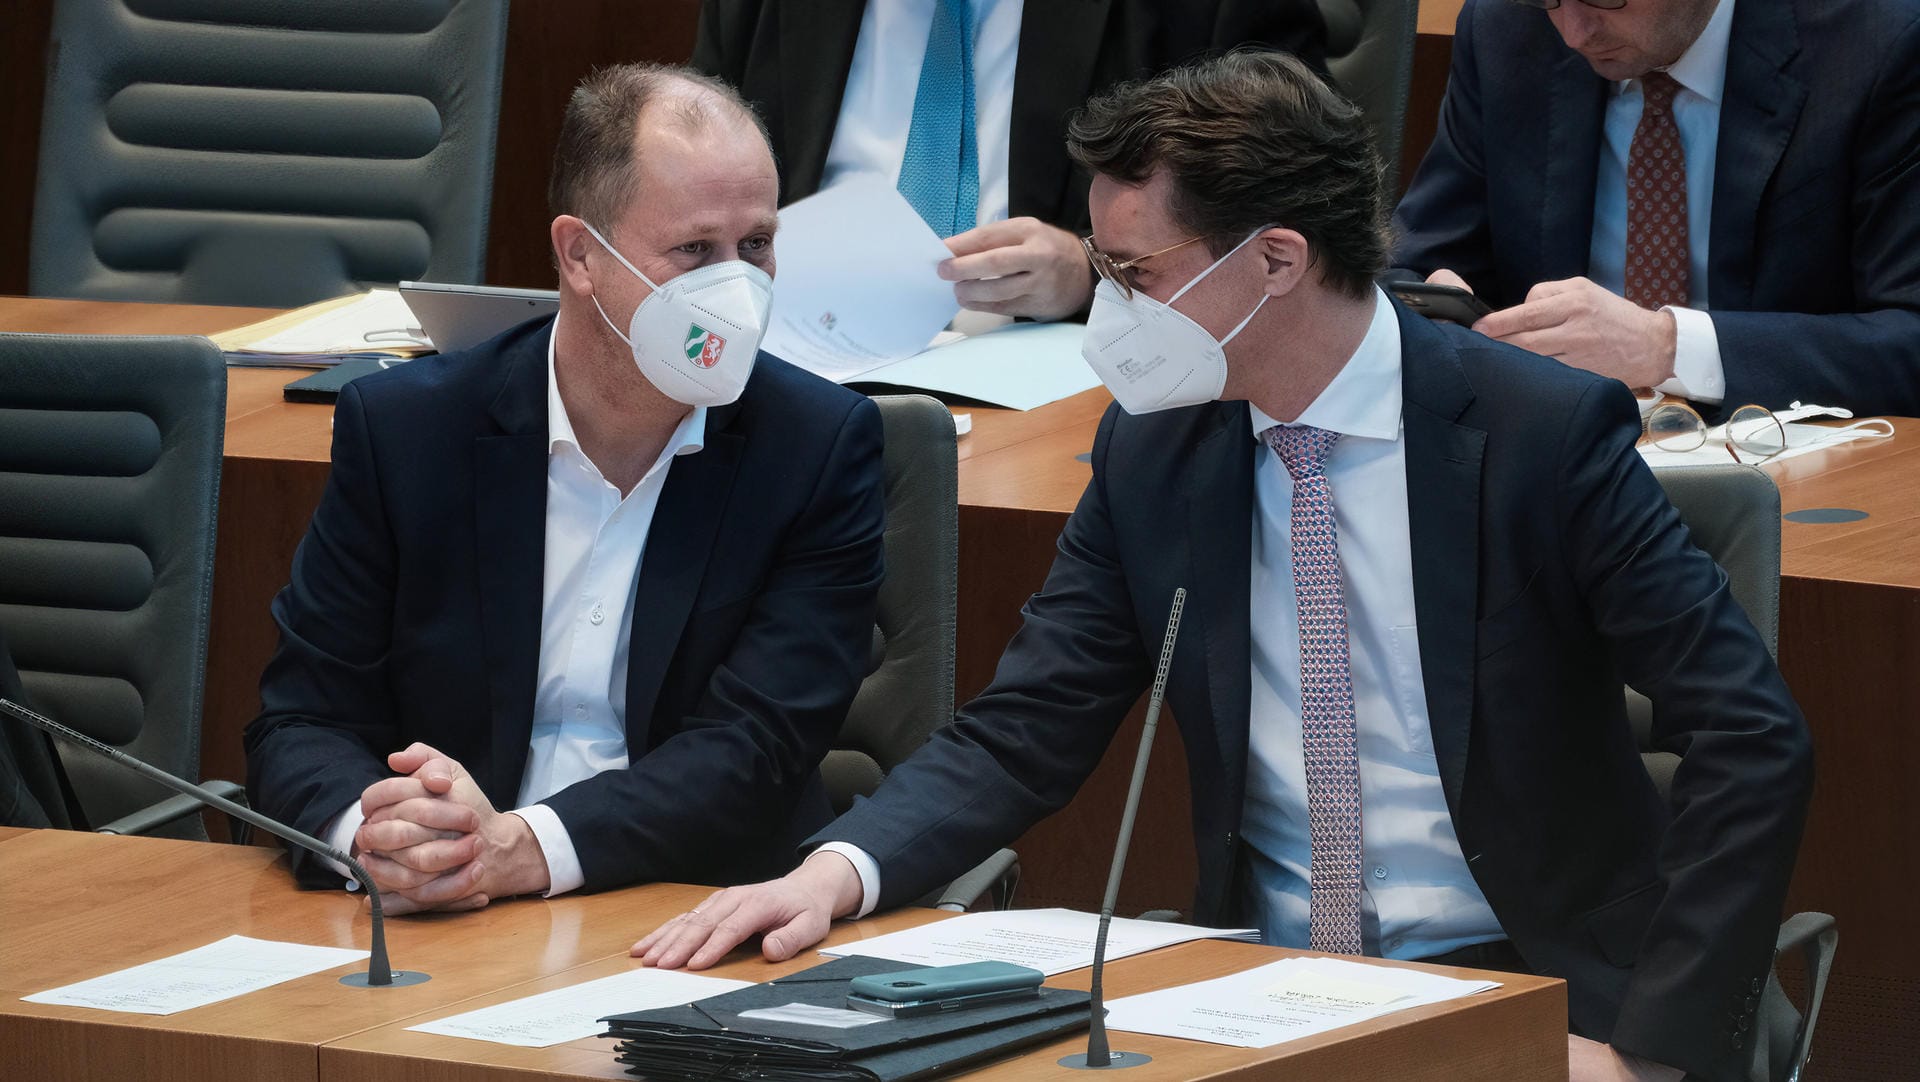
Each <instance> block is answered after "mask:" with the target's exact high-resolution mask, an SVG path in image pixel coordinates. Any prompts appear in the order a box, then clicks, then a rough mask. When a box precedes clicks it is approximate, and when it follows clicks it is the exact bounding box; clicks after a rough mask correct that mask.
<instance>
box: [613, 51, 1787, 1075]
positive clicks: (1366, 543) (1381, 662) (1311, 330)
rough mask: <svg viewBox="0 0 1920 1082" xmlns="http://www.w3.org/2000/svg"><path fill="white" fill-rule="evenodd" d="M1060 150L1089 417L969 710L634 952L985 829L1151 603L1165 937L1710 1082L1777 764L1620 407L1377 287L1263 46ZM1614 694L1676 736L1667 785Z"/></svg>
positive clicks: (880, 877) (1346, 109)
mask: <svg viewBox="0 0 1920 1082" xmlns="http://www.w3.org/2000/svg"><path fill="white" fill-rule="evenodd" d="M1068 138H1069V144H1068V145H1069V147H1070V148H1071V150H1072V152H1073V154H1074V156H1075V158H1076V159H1078V160H1079V161H1080V162H1081V163H1083V164H1084V165H1086V166H1087V167H1088V168H1089V169H1090V170H1091V171H1092V173H1093V181H1092V187H1091V196H1090V207H1091V210H1092V218H1093V237H1092V239H1091V240H1090V242H1089V244H1088V247H1087V254H1088V257H1089V259H1090V261H1091V263H1092V264H1093V266H1094V268H1095V269H1096V271H1097V273H1098V274H1099V276H1100V279H1101V282H1100V285H1099V287H1098V288H1097V289H1096V291H1095V293H1094V299H1093V305H1092V310H1091V313H1090V315H1089V318H1088V321H1087V335H1086V339H1085V343H1084V346H1083V351H1084V352H1085V354H1086V357H1087V360H1088V362H1089V364H1091V365H1092V366H1093V368H1094V369H1095V370H1096V371H1097V372H1099V373H1100V376H1101V379H1102V381H1103V382H1104V383H1105V384H1106V385H1107V387H1108V388H1109V389H1110V390H1112V391H1113V393H1114V396H1115V398H1116V399H1117V400H1118V401H1117V404H1116V406H1115V407H1114V408H1112V409H1110V410H1108V412H1107V415H1106V416H1105V418H1103V419H1102V421H1101V424H1100V429H1099V433H1098V435H1097V436H1096V437H1095V441H1094V446H1093V454H1092V456H1091V465H1092V472H1093V476H1092V480H1091V481H1090V482H1089V483H1088V485H1087V490H1086V493H1085V494H1084V495H1083V496H1082V497H1081V499H1080V504H1079V506H1078V507H1077V508H1076V509H1075V510H1074V513H1073V516H1072V517H1071V518H1070V519H1068V521H1067V524H1066V527H1065V528H1064V530H1063V531H1062V533H1061V536H1060V546H1059V555H1058V557H1057V558H1056V559H1055V560H1054V563H1053V567H1052V569H1051V570H1050V571H1049V572H1048V575H1047V580H1046V583H1045V584H1044V585H1043V586H1042V587H1041V589H1040V592H1039V593H1037V594H1035V595H1034V596H1033V597H1032V599H1030V600H1029V601H1028V602H1027V605H1026V607H1025V609H1024V610H1023V612H1022V623H1021V627H1020V630H1019V632H1018V633H1017V634H1016V635H1015V637H1014V639H1013V641H1012V642H1011V643H1010V644H1009V645H1008V647H1007V650H1006V652H1005V654H1003V655H1002V656H1001V659H1000V665H999V669H998V671H997V672H996V673H995V675H994V682H993V685H992V686H991V687H989V688H988V689H987V690H986V691H985V692H983V693H982V694H981V695H980V696H979V697H978V698H976V699H974V700H973V701H972V702H971V703H969V704H968V705H967V706H966V707H965V708H963V709H962V710H961V711H960V712H959V715H958V716H957V717H956V719H955V720H954V722H953V724H952V725H950V726H948V727H946V728H944V729H942V730H940V731H939V732H937V733H935V734H934V736H933V738H932V739H931V740H930V741H929V742H928V744H927V746H926V747H924V748H922V749H920V751H919V752H917V753H916V754H914V755H913V756H912V757H911V758H910V759H908V760H907V761H906V762H905V763H903V764H901V765H900V766H899V767H897V768H896V769H895V770H894V771H893V772H892V773H891V774H889V775H888V777H887V779H886V781H885V782H884V783H883V784H882V785H881V787H880V789H879V790H878V791H877V792H876V793H875V794H874V796H873V797H872V798H871V799H869V800H864V801H860V802H858V803H856V804H855V805H854V806H853V808H851V809H850V810H848V811H847V813H846V814H844V815H842V816H841V817H840V818H839V819H837V820H835V821H834V822H833V823H832V824H830V825H829V826H828V827H827V828H826V829H825V830H823V831H820V832H819V833H817V834H815V835H814V836H813V837H812V838H811V839H810V840H809V841H808V842H807V843H806V849H807V850H809V851H810V852H809V853H808V855H807V856H806V859H805V861H804V863H802V864H801V865H800V866H799V868H797V869H796V870H795V871H793V872H792V873H790V874H788V875H787V876H785V877H783V878H781V879H778V880H774V881H772V882H770V883H765V884H760V885H757V886H751V887H737V888H734V889H731V890H728V891H724V892H721V893H720V894H718V895H715V896H714V897H711V898H709V899H708V900H706V901H704V902H702V903H701V904H700V905H699V906H698V907H697V908H696V909H694V910H693V911H691V912H689V913H687V914H684V915H682V916H681V917H679V918H676V919H675V920H673V921H671V922H669V923H668V924H666V925H665V926H663V927H662V928H660V929H659V930H658V931H655V932H654V933H653V934H651V935H649V936H647V937H646V938H645V939H642V940H641V941H640V942H639V943H637V944H635V946H634V953H635V954H637V955H641V956H643V957H644V958H645V959H646V960H647V961H649V962H651V963H653V964H656V965H661V966H679V965H687V966H691V967H692V968H696V969H697V968H704V967H706V966H709V965H712V964H714V963H715V962H717V961H719V960H720V959H721V958H723V957H724V956H725V955H726V953H727V952H728V951H729V950H731V949H732V948H733V947H735V946H736V945H738V944H740V943H742V942H745V941H747V940H748V939H750V938H751V937H753V936H755V935H761V936H762V937H763V938H762V939H761V950H762V952H763V953H764V954H765V955H766V956H767V957H768V958H770V959H774V960H782V959H786V958H790V957H792V956H793V955H794V954H796V953H797V952H799V951H800V950H802V949H803V948H805V947H807V946H808V945H810V944H812V943H814V942H816V941H818V940H819V939H820V938H821V937H822V936H824V935H825V934H826V932H827V928H828V925H829V922H830V921H831V920H832V919H833V918H836V917H849V916H864V915H865V914H867V913H869V912H872V911H873V910H874V909H875V908H877V907H886V906H896V905H902V904H909V903H911V902H912V901H913V900H914V899H916V898H919V897H921V896H923V895H924V894H925V893H926V892H927V891H929V890H931V889H934V888H935V887H937V886H938V885H940V884H942V883H945V882H946V881H947V880H949V879H951V878H952V877H953V876H955V875H958V874H959V873H961V872H963V871H965V870H967V869H968V868H971V867H973V866H974V865H975V864H976V863H977V862H978V861H980V860H981V859H982V858H984V857H985V856H987V855H988V854H989V853H991V852H992V851H993V850H994V849H996V848H997V847H999V846H1002V845H1005V844H1008V843H1010V842H1012V841H1013V840H1014V839H1015V838H1017V837H1019V836H1020V835H1021V834H1022V833H1023V832H1024V831H1025V830H1026V829H1027V828H1028V827H1030V826H1031V825H1033V824H1034V823H1035V822H1037V821H1039V820H1040V819H1041V818H1042V817H1044V816H1045V815H1047V814H1048V813H1049V812H1051V811H1053V810H1055V809H1057V808H1059V807H1061V806H1062V805H1064V804H1065V803H1066V802H1067V801H1068V800H1069V799H1071V798H1072V797H1073V794H1074V792H1075V790H1077V789H1078V788H1079V786H1080V784H1081V782H1082V781H1084V780H1085V779H1086V777H1087V776H1088V774H1090V773H1091V772H1092V771H1093V769H1094V767H1095V766H1096V765H1097V764H1098V762H1099V761H1100V757H1101V755H1102V754H1103V753H1104V752H1105V751H1106V749H1107V745H1108V744H1109V742H1110V741H1111V740H1112V738H1113V734H1114V732H1115V730H1116V729H1117V727H1118V726H1119V724H1120V722H1121V720H1122V719H1123V718H1125V717H1126V715H1127V712H1128V710H1129V709H1130V708H1131V707H1132V706H1133V704H1134V703H1135V702H1136V701H1137V700H1138V699H1139V696H1140V694H1141V693H1142V691H1144V690H1145V689H1146V687H1147V686H1148V684H1149V682H1150V681H1151V680H1152V679H1153V676H1154V670H1155V663H1156V660H1157V655H1158V653H1159V650H1160V644H1161V641H1162V638H1163V636H1164V635H1165V632H1166V626H1167V622H1168V606H1169V604H1170V602H1171V601H1172V599H1173V595H1174V590H1175V589H1176V588H1184V589H1185V590H1186V591H1187V593H1186V608H1185V611H1184V615H1183V617H1182V622H1181V625H1180V632H1179V640H1178V644H1177V646H1176V648H1175V651H1174V653H1173V656H1172V659H1171V663H1170V666H1169V668H1168V675H1167V685H1166V702H1167V705H1168V706H1169V708H1170V709H1171V711H1172V714H1173V716H1174V717H1175V718H1176V719H1177V721H1178V724H1179V728H1180V736H1181V741H1182V743H1183V744H1184V745H1185V748H1186V752H1187V760H1188V766H1189V769H1190V771H1191V776H1190V779H1189V790H1190V792H1191V795H1192V800H1193V829H1194V846H1195V856H1196V858H1197V860H1196V864H1197V878H1196V882H1195V884H1194V903H1193V910H1192V919H1193V920H1194V921H1196V922H1197V923H1201V924H1207V925H1213V926H1224V927H1246V926H1254V927H1258V928H1259V929H1260V930H1261V932H1262V935H1263V937H1264V938H1265V940H1266V942H1268V943H1272V944H1275V945H1279V946H1287V947H1295V948H1311V949H1315V950H1322V951H1329V952H1334V953H1344V954H1367V955H1373V956H1382V957H1388V958H1399V959H1411V960H1425V961H1432V962H1438V963H1441V964H1450V965H1465V966H1477V967H1481V968H1492V969H1507V970H1519V971H1531V972H1535V973H1542V974H1550V975H1553V976H1558V977H1564V978H1565V979H1566V981H1567V986H1568V993H1567V1006H1568V1019H1567V1024H1568V1028H1569V1037H1568V1061H1569V1065H1570V1068H1571V1073H1572V1077H1573V1078H1574V1080H1575V1082H1595V1080H1615V1079H1644V1080H1649V1082H1652V1080H1666V1079H1676V1078H1678V1077H1679V1075H1680V1072H1681V1071H1682V1070H1684V1071H1687V1072H1689V1073H1691V1074H1694V1075H1697V1076H1699V1077H1702V1078H1707V1079H1712V1080H1715V1082H1734V1080H1736V1079H1745V1078H1746V1077H1747V1067H1748V1064H1749V1063H1750V1061H1751V1057H1752V1051H1753V1034H1752V1030H1753V1028H1754V1021H1755V1003H1756V1001H1757V999H1758V993H1759V991H1760V989H1761V988H1762V986H1763V985H1764V982H1765V980H1766V977H1767V974H1768V972H1769V970H1770V967H1771V964H1772V957H1773V943H1774V938H1775V935H1776V933H1777V931H1778V928H1779V920H1780V908H1781V900H1782V898H1783V897H1784V895H1785V892H1786V885H1787V879H1788V876H1789V875H1790V873H1791V871H1792V868H1793V858H1794V852H1795V849H1796V847H1797V845H1798V838H1799V832H1800V824H1801V819H1802V816H1803V814H1804V810H1805V805H1806V799H1807V793H1808V791H1809V788H1810V786H1811V781H1812V763H1811V750H1810V748H1809V744H1808V740H1809V738H1808V735H1807V730H1806V723H1805V722H1804V721H1803V720H1802V718H1801V716H1800V711H1799V709H1798V708H1797V707H1796V706H1795V705H1794V702H1793V699H1792V697H1791V696H1790V695H1789V694H1788V692H1787V689H1786V687H1785V686H1784V684H1783V683H1782V682H1781V679H1780V674H1779V671H1778V670H1777V669H1776V668H1775V667H1774V664H1773V660H1772V658H1771V657H1770V656H1769V655H1768V653H1767V648H1766V646H1765V644H1764V643H1763V642H1762V641H1761V639H1760V636H1759V635H1758V633H1757V632H1755V631H1754V629H1753V625H1752V624H1751V623H1749V622H1748V620H1747V618H1746V616H1745V614H1744V613H1742V612H1741V611H1740V607H1739V605H1738V603H1737V602H1735V601H1734V599H1733V597H1732V595H1731V594H1730V593H1729V592H1728V589H1727V584H1726V576H1725V575H1723V574H1722V573H1721V572H1720V569H1719V568H1718V567H1717V566H1715V564H1714V563H1713V561H1712V560H1710V559H1709V558H1708V557H1707V556H1706V555H1705V554H1704V553H1702V552H1700V551H1699V550H1698V549H1696V548H1694V547H1693V544H1692V543H1691V542H1690V541H1689V540H1688V537H1687V531H1686V529H1685V527H1683V526H1682V525H1681V523H1680V518H1679V515H1678V513H1677V512H1675V511H1674V509H1673V506H1672V504H1670V503H1669V502H1668V501H1667V499H1666V496H1665V493H1664V492H1663V491H1662V490H1661V488H1660V485H1659V483H1658V482H1656V481H1655V480H1654V478H1653V475H1652V473H1651V472H1650V471H1649V470H1648V469H1647V466H1646V464H1645V463H1644V462H1643V461H1642V459H1641V457H1640V455H1639V453H1638V452H1636V451H1635V450H1634V442H1635V440H1636V439H1637V438H1638V436H1639V426H1638V424H1637V419H1636V413H1635V410H1634V407H1633V400H1632V397H1631V396H1630V395H1628V393H1627V391H1626V389H1625V388H1624V387H1622V386H1621V385H1620V384H1618V383H1616V382H1614V381H1612V380H1608V379H1602V378H1599V377H1596V376H1594V375H1592V374H1590V373H1587V372H1581V371H1578V370H1575V369H1571V368H1567V367H1565V366H1562V365H1559V364H1555V363H1554V362H1552V361H1548V360H1543V359H1541V358H1539V357H1537V356H1534V355H1532V354H1529V353H1525V352H1523V351H1521V350H1518V349H1515V348H1513V347H1511V346H1506V345H1502V344H1500V343H1497V342H1493V341H1489V340H1488V339H1486V338H1483V337H1481V336H1480V335H1477V334H1473V333H1471V332H1470V331H1467V330H1465V329H1463V328H1459V327H1452V326H1447V325H1444V324H1439V323H1434V322H1430V321H1428V320H1426V319H1423V318H1421V317H1419V316H1416V315H1413V314H1411V313H1410V312H1408V311H1407V310H1406V309H1405V308H1402V307H1400V306H1399V305H1398V304H1396V303H1394V302H1393V301H1392V300H1391V299H1390V298H1388V297H1387V296H1386V294H1384V293H1383V292H1381V290H1380V289H1379V287H1377V286H1376V285H1375V284H1374V279H1375V278H1376V277H1377V276H1378V275H1379V273H1380V272H1381V271H1382V270H1383V269H1384V268H1385V267H1386V260H1387V247H1388V245H1387V230H1386V220H1385V219H1386V206H1385V201H1384V195H1383V193H1382V192H1381V190H1380V189H1381V168H1380V162H1379V160H1378V158H1377V157H1376V156H1375V154H1374V152H1373V150H1372V144H1371V142H1370V139H1369V130H1368V128H1367V125H1366V122H1365V120H1364V118H1362V116H1361V115H1360V111H1359V110H1358V109H1357V108H1355V107H1354V106H1353V105H1352V104H1351V103H1349V102H1347V101H1345V100H1344V99H1342V98H1340V97H1339V96H1338V95H1337V94H1335V93H1334V92H1332V91H1330V90H1328V89H1327V88H1326V86H1325V85H1324V84H1322V83H1321V82H1320V81H1319V80H1318V79H1317V78H1315V77H1314V76H1313V75H1312V74H1311V72H1310V71H1309V70H1308V69H1307V68H1306V66H1305V65H1303V64H1301V63H1300V62H1299V61H1297V60H1294V59H1292V58H1290V57H1286V56H1283V55H1279V54H1275V53H1236V54H1231V55H1229V56H1227V57H1225V58H1223V59H1221V60H1218V61H1213V62H1210V63H1207V64H1204V65H1201V66H1198V67H1195V68H1187V69H1180V70H1177V71H1174V72H1172V73H1169V74H1168V75H1166V76H1163V77H1160V78H1156V79H1153V80H1149V81H1148V82H1146V83H1142V84H1133V85H1129V86H1125V87H1122V88H1120V89H1118V90H1116V91H1114V92H1113V93H1112V94H1110V95H1108V96H1106V97H1102V98H1098V99H1095V100H1094V101H1092V102H1090V103H1089V104H1088V105H1087V107H1086V109H1085V110H1084V111H1083V112H1082V113H1081V114H1080V115H1079V116H1077V117H1076V118H1075V119H1074V121H1073V123H1072V125H1071V126H1070V128H1069V136H1068ZM1622 681H1625V682H1626V683H1629V684H1631V685H1632V686H1633V687H1635V688H1637V689H1638V690H1640V691H1641V692H1643V693H1644V694H1646V695H1647V696H1648V697H1649V698H1650V699H1652V700H1653V702H1654V711H1653V717H1654V723H1653V724H1654V729H1655V731H1654V734H1653V740H1654V743H1655V744H1656V745H1657V746H1659V747H1663V748H1668V749H1671V750H1674V751H1677V752H1683V753H1684V758H1683V760H1682V765H1681V767H1680V769H1679V771H1678V772H1677V773H1676V774H1675V778H1674V786H1673V791H1672V796H1671V799H1669V800H1663V799H1662V798H1661V797H1660V796H1659V795H1658V794H1657V793H1656V792H1655V790H1654V788H1653V785H1652V783H1651V782H1650V781H1649V780H1648V777H1647V771H1646V768H1645V766H1644V765H1643V764H1642V762H1641V759H1640V756H1639V754H1638V751H1637V748H1636V745H1635V741H1634V737H1633V734H1632V731H1631V728H1630V726H1629V725H1628V723H1627V719H1626V713H1625V705H1624V697H1623V695H1622V693H1621V683H1622ZM1090 840H1091V839H1090Z"/></svg>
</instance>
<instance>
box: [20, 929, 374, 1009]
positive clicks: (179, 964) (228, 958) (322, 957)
mask: <svg viewBox="0 0 1920 1082" xmlns="http://www.w3.org/2000/svg"><path fill="white" fill-rule="evenodd" d="M366 958H367V952H366V951H360V950H352V949H350V948H346V947H310V946H307V945H305V944H303V943H282V942H280V941H278V940H272V939H251V938H248V937H247V936H243V935H230V936H228V937H227V938H225V939H222V940H219V941H217V942H213V943H209V944H207V945H206V946H204V947H196V948H194V949H193V950H190V951H185V952H183V953H180V954H176V955H173V956H172V957H169V958H161V959H158V960H157V961H152V962H148V963H146V964H145V965H137V966H134V967H133V968H131V969H123V970H120V971H119V972H118V973H109V974H107V975H106V976H104V977H94V978H92V979H91V980H84V981H81V982H79V983H78V984H69V985H66V986H65V987H63V988H53V989H49V990H47V991H45V992H35V993H34V994H33V995H30V996H21V997H20V998H21V999H23V1000H26V1001H27V1002H28V1003H57V1004H62V1005H65V1006H68V1007H92V1008H95V1009H96V1010H102V1011H125V1012H127V1013H129V1014H175V1013H178V1012H180V1011H185V1010H191V1009H193V1008H194V1007H204V1006H206V1005H207V1004H209V1003H218V1002H220V1001H221V1000H223V999H232V998H233V997H234V996H240V995H245V994H247V993H248V992H257V991H259V990H260V989H262V988H270V987H272V986H273V985H276V984H280V983H282V982H283V981H290V980H293V979H294V978H296V977H305V976H307V975H309V974H313V973H319V972H322V971H324V970H329V969H334V968H336V967H339V966H343V965H347V964H348V963H351V962H361V961H365V960H366Z"/></svg>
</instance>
